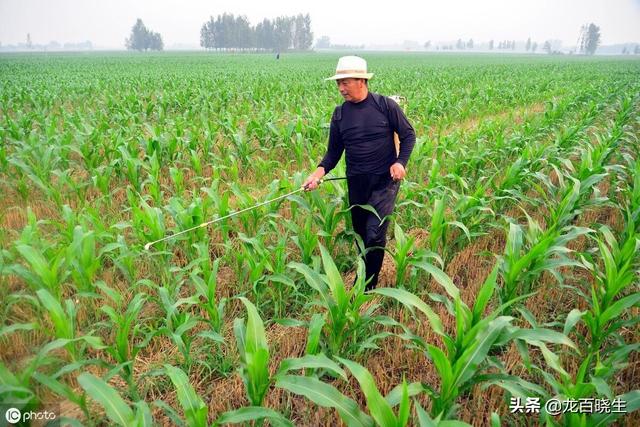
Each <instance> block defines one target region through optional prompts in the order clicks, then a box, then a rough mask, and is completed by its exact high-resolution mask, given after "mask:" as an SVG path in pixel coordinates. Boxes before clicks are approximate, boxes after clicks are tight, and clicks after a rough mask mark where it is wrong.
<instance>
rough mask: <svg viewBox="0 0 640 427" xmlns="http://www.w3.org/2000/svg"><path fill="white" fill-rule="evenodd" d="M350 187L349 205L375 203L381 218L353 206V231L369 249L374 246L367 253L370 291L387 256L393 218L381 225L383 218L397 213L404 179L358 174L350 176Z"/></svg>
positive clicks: (348, 180) (387, 174)
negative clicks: (396, 206) (395, 208)
mask: <svg viewBox="0 0 640 427" xmlns="http://www.w3.org/2000/svg"><path fill="white" fill-rule="evenodd" d="M347 186H348V189H349V205H351V206H353V205H371V206H372V207H373V208H374V209H375V210H376V212H377V213H378V216H379V217H380V219H378V218H377V217H376V216H375V215H374V214H373V212H369V211H367V210H365V209H362V208H360V207H358V206H355V207H353V208H352V209H351V222H352V224H353V230H354V231H355V232H356V233H357V234H358V235H359V236H360V238H362V241H363V242H364V246H365V248H373V247H378V248H377V249H372V250H370V251H368V252H367V254H366V255H365V258H364V261H365V265H366V278H367V280H368V279H369V278H371V281H370V282H369V284H368V285H367V287H366V289H367V290H370V289H373V288H375V287H376V285H377V284H378V275H379V273H380V268H381V267H382V260H383V259H384V249H383V248H384V247H385V245H386V244H387V228H388V227H389V220H386V221H384V222H383V223H382V225H380V221H381V220H383V219H384V218H385V217H386V216H387V215H390V214H391V213H392V212H393V208H394V206H395V203H396V196H397V195H398V189H399V188H400V182H394V181H393V180H392V179H391V176H390V175H389V173H386V174H384V175H371V174H368V175H354V176H349V177H347Z"/></svg>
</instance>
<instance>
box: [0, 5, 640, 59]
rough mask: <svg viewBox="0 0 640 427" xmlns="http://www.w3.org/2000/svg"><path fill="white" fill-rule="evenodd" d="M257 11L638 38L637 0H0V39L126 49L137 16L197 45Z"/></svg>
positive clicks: (380, 35) (400, 37)
mask: <svg viewBox="0 0 640 427" xmlns="http://www.w3.org/2000/svg"><path fill="white" fill-rule="evenodd" d="M223 12H229V13H233V14H236V15H246V16H247V18H248V19H249V21H250V22H251V23H252V24H254V25H255V24H256V23H257V22H259V21H260V20H262V19H263V18H274V17H276V16H279V15H295V14H298V13H309V14H310V15H311V21H312V30H313V33H314V37H315V38H316V39H317V38H318V37H320V36H323V35H327V36H329V37H330V38H331V42H332V43H340V44H367V45H370V44H377V45H389V44H396V43H398V44H399V43H402V42H403V41H404V40H414V41H417V42H419V43H421V44H422V43H424V42H425V41H427V40H431V41H432V42H434V43H436V42H438V41H451V40H457V39H458V38H462V39H464V40H467V39H469V38H473V39H474V41H476V43H478V42H483V41H488V40H490V39H495V40H496V41H498V40H526V39H527V37H531V38H532V40H534V41H544V40H547V39H559V40H562V41H563V44H564V45H565V46H569V45H574V44H575V43H576V40H577V38H578V33H579V31H580V26H581V25H582V24H584V23H587V22H594V23H596V24H597V25H599V26H600V28H601V33H602V44H603V45H607V44H614V43H623V42H640V0H520V1H519V0H476V1H473V0H441V1H426V0H389V1H387V2H380V3H377V2H374V1H369V2H359V1H351V2H348V1H344V0H316V1H313V2H307V3H304V2H301V1H296V0H270V1H269V0H263V1H256V0H219V1H212V0H182V1H177V0H140V1H135V0H102V1H98V0H0V43H2V44H3V45H7V44H16V43H19V42H25V40H26V35H27V33H30V34H31V39H32V41H33V43H34V44H47V43H48V42H50V41H51V40H55V41H57V42H59V43H66V42H80V41H84V40H90V41H91V42H92V43H93V45H94V46H98V47H112V48H123V45H124V39H125V38H126V37H127V36H128V34H129V32H130V30H131V27H132V26H133V24H134V23H135V20H136V18H141V19H142V20H143V21H144V23H145V25H146V26H147V27H148V28H150V29H151V30H153V31H157V32H159V33H160V34H161V35H162V37H163V39H164V43H165V46H166V47H168V48H170V47H171V46H172V45H174V44H187V45H198V44H199V40H200V38H199V37H200V27H201V26H202V24H203V23H204V22H205V21H206V20H207V19H208V17H209V16H210V15H213V16H214V17H215V16H217V15H218V14H221V13H223Z"/></svg>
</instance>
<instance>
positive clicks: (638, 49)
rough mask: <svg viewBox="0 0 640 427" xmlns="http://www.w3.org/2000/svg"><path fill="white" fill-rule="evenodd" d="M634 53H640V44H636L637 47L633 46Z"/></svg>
mask: <svg viewBox="0 0 640 427" xmlns="http://www.w3.org/2000/svg"><path fill="white" fill-rule="evenodd" d="M633 54H634V55H640V45H636V47H634V48H633Z"/></svg>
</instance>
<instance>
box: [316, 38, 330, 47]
mask: <svg viewBox="0 0 640 427" xmlns="http://www.w3.org/2000/svg"><path fill="white" fill-rule="evenodd" d="M316 47H317V48H318V49H329V48H330V47H331V39H330V38H329V36H322V37H320V38H319V39H318V41H316Z"/></svg>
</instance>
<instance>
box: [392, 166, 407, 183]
mask: <svg viewBox="0 0 640 427" xmlns="http://www.w3.org/2000/svg"><path fill="white" fill-rule="evenodd" d="M389 173H390V174H391V179H393V180H394V181H401V180H403V179H404V177H405V176H406V175H407V171H406V170H404V166H402V163H394V164H393V165H391V168H389Z"/></svg>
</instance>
